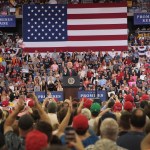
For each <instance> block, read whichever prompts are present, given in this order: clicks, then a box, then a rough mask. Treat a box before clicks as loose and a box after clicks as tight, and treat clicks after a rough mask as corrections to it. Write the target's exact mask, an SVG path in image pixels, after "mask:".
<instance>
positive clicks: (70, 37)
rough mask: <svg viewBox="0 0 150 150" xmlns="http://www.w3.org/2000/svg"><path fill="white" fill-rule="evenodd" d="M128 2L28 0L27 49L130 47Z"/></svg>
mask: <svg viewBox="0 0 150 150" xmlns="http://www.w3.org/2000/svg"><path fill="white" fill-rule="evenodd" d="M126 5H127V4H126V3H103V4H101V3H99V4H68V5H61V4H59V5H57V4H51V5H50V4H42V5H40V4H35V5H34V4H32V5H28V4H25V5H24V6H23V40H24V46H25V47H24V49H25V50H27V51H29V52H33V51H35V50H39V51H42V52H44V51H54V50H58V51H59V50H63V51H87V50H93V51H99V50H103V51H105V50H106V51H107V50H112V49H115V50H118V51H122V50H127V45H128V42H127V39H128V38H127V6H126Z"/></svg>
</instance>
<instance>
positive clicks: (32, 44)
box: [24, 40, 127, 47]
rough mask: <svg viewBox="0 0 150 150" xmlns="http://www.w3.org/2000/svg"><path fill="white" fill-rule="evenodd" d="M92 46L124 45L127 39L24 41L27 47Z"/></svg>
mask: <svg viewBox="0 0 150 150" xmlns="http://www.w3.org/2000/svg"><path fill="white" fill-rule="evenodd" d="M89 43H90V46H116V45H117V46H124V45H127V41H126V40H114V41H64V42H37V43H36V45H35V42H24V44H25V47H26V46H27V45H30V47H41V45H43V46H44V47H60V46H62V47H65V46H66V45H67V46H69V47H75V46H76V47H80V46H81V47H84V46H85V45H87V46H88V45H89Z"/></svg>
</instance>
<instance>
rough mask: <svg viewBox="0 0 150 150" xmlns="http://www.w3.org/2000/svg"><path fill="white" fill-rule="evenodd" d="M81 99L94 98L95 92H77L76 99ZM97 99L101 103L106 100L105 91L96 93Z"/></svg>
mask: <svg viewBox="0 0 150 150" xmlns="http://www.w3.org/2000/svg"><path fill="white" fill-rule="evenodd" d="M82 97H88V98H91V99H93V98H95V91H79V92H78V98H79V99H80V98H82ZM97 98H99V99H100V100H101V101H106V100H107V94H106V91H97Z"/></svg>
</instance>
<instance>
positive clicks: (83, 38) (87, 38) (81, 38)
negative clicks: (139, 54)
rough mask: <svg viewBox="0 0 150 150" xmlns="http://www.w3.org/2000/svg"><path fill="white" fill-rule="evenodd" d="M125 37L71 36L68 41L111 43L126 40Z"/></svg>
mask: <svg viewBox="0 0 150 150" xmlns="http://www.w3.org/2000/svg"><path fill="white" fill-rule="evenodd" d="M127 37H128V36H127V35H113V36H110V35H103V36H71V37H68V40H69V41H111V40H118V39H119V40H126V39H127Z"/></svg>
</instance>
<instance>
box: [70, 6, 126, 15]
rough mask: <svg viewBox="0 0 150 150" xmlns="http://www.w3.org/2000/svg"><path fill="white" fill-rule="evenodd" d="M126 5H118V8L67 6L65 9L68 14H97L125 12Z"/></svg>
mask: <svg viewBox="0 0 150 150" xmlns="http://www.w3.org/2000/svg"><path fill="white" fill-rule="evenodd" d="M91 7H92V6H91ZM126 12H127V8H126V7H119V8H117V7H116V8H113V7H110V8H102V7H99V8H69V9H68V10H67V13H68V14H91V13H92V14H98V13H103V14H104V13H126Z"/></svg>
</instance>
